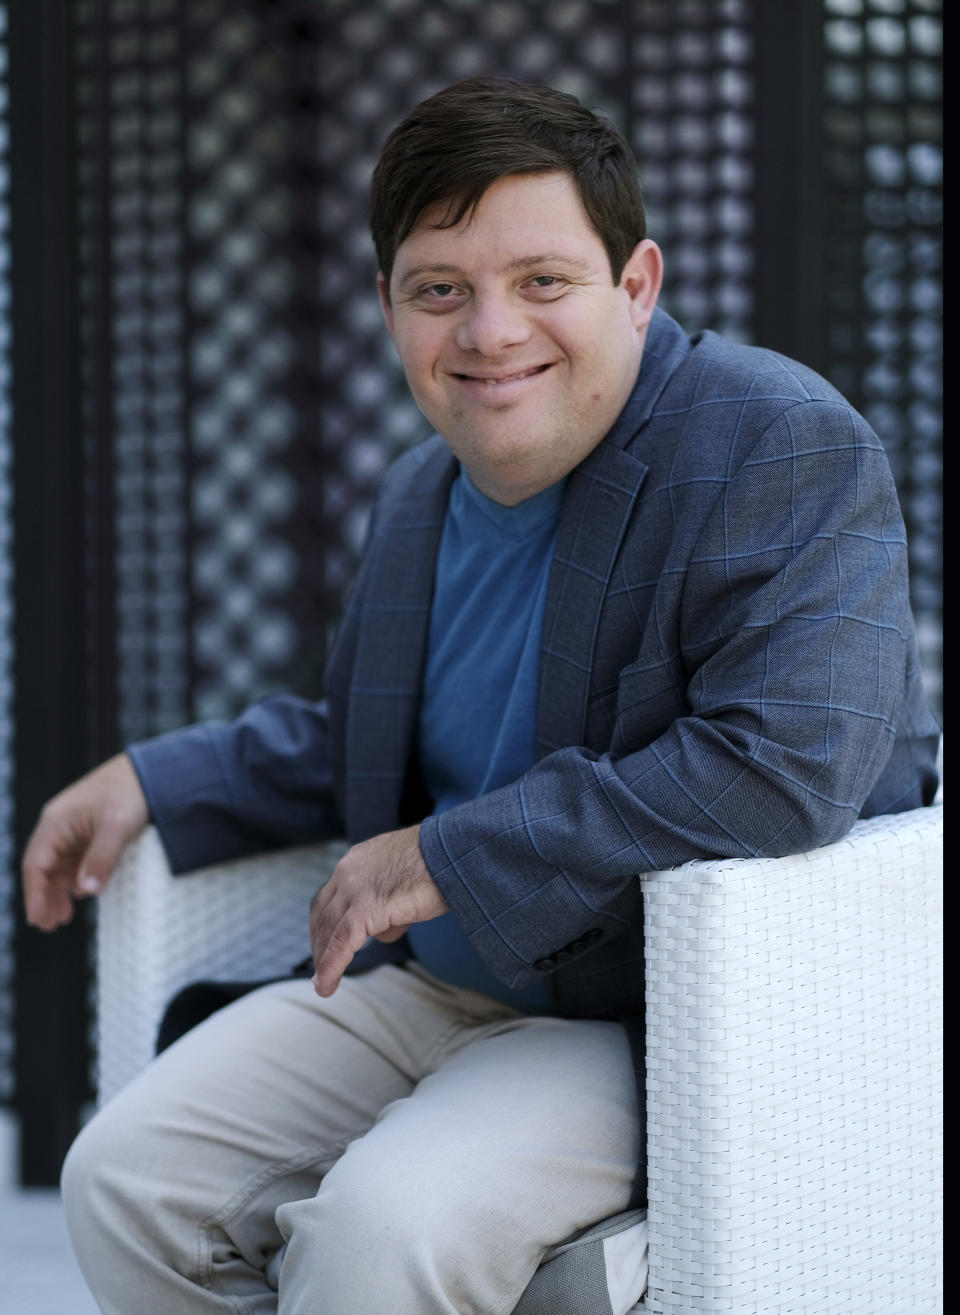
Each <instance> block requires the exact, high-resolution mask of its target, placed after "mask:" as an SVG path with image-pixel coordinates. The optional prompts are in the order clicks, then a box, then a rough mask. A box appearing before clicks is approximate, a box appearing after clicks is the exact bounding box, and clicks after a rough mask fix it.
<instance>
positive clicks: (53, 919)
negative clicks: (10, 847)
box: [22, 754, 149, 931]
mask: <svg viewBox="0 0 960 1315" xmlns="http://www.w3.org/2000/svg"><path fill="white" fill-rule="evenodd" d="M148 821H149V811H148V808H147V803H146V799H145V797H144V794H143V790H142V789H141V787H140V782H139V778H138V777H137V775H136V772H135V771H134V768H133V764H132V763H131V761H130V759H129V758H128V757H127V756H126V754H118V755H117V756H116V757H115V758H111V759H109V760H108V761H107V762H105V763H103V764H102V765H101V766H100V767H98V768H95V769H94V771H92V772H90V773H88V774H87V775H86V776H84V777H82V778H81V779H80V780H79V781H76V782H74V784H73V785H71V786H68V787H67V788H66V789H65V790H62V791H61V792H60V794H58V795H56V796H55V797H54V798H53V799H51V800H50V802H49V803H48V804H47V805H46V806H45V808H44V809H43V812H42V813H41V814H40V819H39V821H38V822H37V825H36V827H35V828H34V832H33V835H32V836H31V837H30V841H29V843H28V845H27V848H26V850H25V851H24V856H23V865H22V866H23V893H24V908H25V912H26V917H27V921H28V922H29V923H30V924H31V926H35V927H40V928H41V929H42V930H44V931H53V930H54V929H55V928H56V927H60V926H63V924H64V923H66V922H69V921H70V918H71V917H72V915H73V901H74V900H75V899H82V898H84V897H85V896H88V895H95V894H98V893H99V892H100V891H101V890H102V889H103V887H104V886H105V885H106V883H107V881H108V880H109V879H110V876H111V875H112V873H113V869H114V867H115V866H116V863H117V860H118V859H119V857H120V854H121V853H122V851H123V849H124V848H125V847H126V845H127V844H129V842H130V841H131V840H132V839H133V838H134V836H135V835H136V834H137V833H138V832H139V831H140V830H142V829H143V827H144V826H145V825H146V823H147V822H148Z"/></svg>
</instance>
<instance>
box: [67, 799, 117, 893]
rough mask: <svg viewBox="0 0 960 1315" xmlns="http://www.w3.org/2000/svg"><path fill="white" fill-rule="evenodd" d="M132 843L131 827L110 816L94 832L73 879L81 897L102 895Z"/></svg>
mask: <svg viewBox="0 0 960 1315" xmlns="http://www.w3.org/2000/svg"><path fill="white" fill-rule="evenodd" d="M129 842H130V836H129V835H128V834H127V829H126V827H125V826H123V825H122V824H121V823H120V822H119V821H118V820H117V819H114V818H108V819H107V820H105V821H104V822H102V823H101V825H100V826H99V827H98V828H97V829H96V831H95V832H94V833H93V839H92V840H91V842H90V845H89V846H88V848H87V851H86V853H85V854H84V855H83V858H82V859H81V860H80V863H79V865H78V867H77V871H76V874H75V876H74V880H73V893H74V895H76V896H77V897H78V898H83V897H84V896H87V895H99V894H100V892H101V891H102V890H103V888H104V886H106V884H107V882H108V881H109V880H110V878H111V877H112V876H113V870H114V868H115V867H116V866H117V863H118V862H119V860H120V855H121V854H122V853H123V851H124V850H125V849H126V847H127V845H128V844H129Z"/></svg>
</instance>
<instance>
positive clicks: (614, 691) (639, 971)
mask: <svg viewBox="0 0 960 1315" xmlns="http://www.w3.org/2000/svg"><path fill="white" fill-rule="evenodd" d="M456 470H457V464H456V461H455V459H454V458H453V456H452V454H451V453H450V451H449V449H448V448H447V446H446V445H445V444H444V443H443V442H442V440H441V439H440V438H439V437H436V436H435V437H433V438H431V439H428V440H427V441H426V442H424V443H423V444H421V445H419V446H417V447H416V448H414V449H412V450H411V451H410V452H408V453H406V454H405V455H404V456H402V457H401V458H400V459H399V461H398V462H397V463H396V464H395V465H394V466H393V467H392V468H391V470H390V471H389V472H388V474H387V476H386V478H385V480H384V482H383V485H382V488H381V490H380V493H379V496H378V499H377V503H376V506H375V509H374V513H373V516H372V521H371V531H370V536H369V541H368V545H367V548H366V551H365V553H364V557H363V561H362V563H361V568H360V572H359V575H358V578H357V581H356V583H355V586H354V588H353V591H352V594H351V597H350V600H349V603H348V606H347V610H346V614H345V617H344V620H343V622H342V624H341V627H340V630H339V632H338V636H337V640H336V643H335V645H334V648H333V650H332V653H331V655H330V660H329V663H328V667H327V681H326V696H327V697H326V700H325V702H324V703H322V704H313V703H308V702H306V701H304V700H299V699H296V698H293V697H289V696H276V697H273V698H270V699H267V700H264V701H263V702H261V703H258V704H255V705H254V706H253V707H252V708H251V709H250V710H249V711H248V712H247V713H246V714H245V715H244V716H243V717H241V718H240V719H239V720H238V721H237V722H234V723H231V724H230V725H218V726H211V725H206V726H198V727H193V728H190V729H188V730H186V731H181V732H175V733H174V734H173V735H171V736H165V737H162V738H161V739H158V740H153V741H148V742H145V743H143V744H141V745H139V746H134V747H133V749H132V750H131V756H132V757H133V759H134V762H135V764H136V765H137V768H138V771H139V773H140V777H141V780H142V781H143V783H144V788H145V790H146V793H147V796H148V800H149V802H150V805H151V811H152V814H153V817H154V820H155V822H156V824H157V826H158V828H159V830H160V832H161V835H162V837H163V840H164V843H165V845H166V848H167V850H168V853H169V856H170V860H171V863H172V865H173V866H174V869H175V870H186V869H189V868H191V867H196V866H200V865H202V864H205V863H209V862H212V861H214V860H221V859H224V858H226V857H229V856H232V855H236V854H240V853H249V852H255V851H256V850H258V849H259V850H262V849H264V848H266V847H269V846H277V845H283V844H291V843H301V842H303V841H305V840H308V839H313V838H322V837H324V836H330V835H336V834H345V835H346V836H348V837H349V839H351V840H352V841H354V842H355V841H358V840H362V839H364V838H366V837H368V836H371V835H375V834H377V833H379V832H382V831H386V830H390V829H393V828H395V827H398V826H401V825H405V824H407V823H409V822H412V821H414V820H420V819H425V820H424V821H423V825H422V828H421V848H422V851H423V855H424V858H425V860H426V863H427V866H428V867H429V868H430V871H431V873H432V874H433V877H434V879H435V881H436V882H437V885H438V886H439V887H440V889H441V891H442V893H443V895H444V897H445V899H446V900H447V903H448V904H449V906H450V908H451V910H452V911H453V913H454V914H455V916H456V917H457V919H458V920H459V922H460V924H461V926H462V927H463V929H464V930H465V932H466V933H467V935H468V936H469V937H470V939H471V942H472V943H473V945H474V946H475V947H476V949H477V950H478V951H479V953H480V954H481V955H482V956H483V957H484V959H485V960H486V962H487V963H488V964H489V966H490V968H491V969H492V970H493V971H494V972H495V973H496V974H497V975H498V976H499V977H500V978H501V980H503V981H504V982H507V983H510V984H513V985H516V986H521V985H524V984H526V983H529V982H530V981H531V980H532V979H534V978H536V977H537V976H539V975H541V974H546V975H547V977H548V979H549V981H550V982H551V985H552V988H553V994H554V997H555V1000H556V1004H557V1008H558V1010H559V1011H560V1012H562V1013H566V1014H570V1015H575V1016H602V1017H621V1018H623V1019H624V1020H625V1022H626V1023H627V1027H628V1030H629V1032H630V1034H631V1038H632V1040H633V1042H634V1047H635V1056H636V1060H637V1068H638V1090H639V1092H640V1095H641V1099H642V1094H643V1090H642V1089H643V1084H642V1081H640V1080H639V1079H640V1076H641V1075H642V1016H643V919H642V903H641V891H640V882H639V881H638V880H637V874H638V873H641V872H643V871H649V870H653V869H661V868H668V867H671V866H673V865H675V864H679V863H683V862H685V861H686V860H688V859H693V858H704V857H716V856H719V857H724V856H734V857H736V856H748V855H774V856H775V855H782V854H788V853H798V852H803V851H804V850H807V849H810V848H812V847H814V846H818V845H823V844H826V843H829V842H831V841H833V840H836V839H838V838H839V837H841V836H842V835H843V834H844V833H845V832H846V831H847V830H848V829H849V828H850V826H851V825H852V824H853V822H854V821H855V820H856V819H857V818H858V817H864V816H870V815H873V814H877V813H889V812H897V811H901V810H905V809H908V808H913V807H918V806H920V805H921V804H923V803H928V802H930V800H931V799H932V796H933V793H934V790H935V788H936V774H935V770H934V759H935V752H936V745H937V740H938V735H939V728H938V726H937V724H936V722H935V720H934V718H933V717H932V715H931V713H930V711H929V709H928V707H927V704H926V701H925V699H924V696H923V693H922V689H921V683H920V676H919V667H918V658H917V649H916V640H915V635H914V627H913V620H912V617H911V612H910V605H909V596H908V583H907V551H906V537H905V531H904V526H903V521H902V519H901V515H900V510H899V506H898V502H897V496H896V492H895V489H894V485H893V481H892V477H891V474H890V470H889V467H888V464H887V461H886V458H885V455H884V452H883V449H882V447H881V445H880V443H879V441H878V439H877V438H876V436H875V435H874V434H873V432H872V431H871V430H870V428H869V427H868V425H867V424H866V422H865V421H864V420H863V419H862V418H861V417H860V416H859V415H858V414H857V413H856V412H855V411H854V410H853V409H852V408H851V407H850V406H849V404H848V403H847V402H846V401H845V400H844V399H843V398H842V397H841V396H840V395H839V394H838V393H837V392H836V391H835V390H834V389H833V388H832V387H831V386H830V385H829V384H827V383H826V382H825V381H824V380H823V379H821V378H820V377H819V376H817V375H816V374H814V373H813V372H812V371H810V370H808V369H806V368H805V367H803V366H800V365H798V364H797V363H795V362H793V361H790V360H788V359H786V358H785V357H782V356H779V355H777V354H775V353H773V352H769V351H764V350H760V349H758V348H752V347H744V346H740V345H737V344H732V343H730V342H727V341H725V340H723V339H721V338H720V337H718V336H716V335H714V334H712V333H703V334H701V335H698V336H697V337H695V338H693V339H692V340H691V339H689V338H687V337H686V336H685V335H684V333H683V332H682V330H681V329H680V327H679V326H678V325H677V324H676V323H675V322H674V321H673V320H672V319H670V318H669V316H667V315H666V314H665V313H664V312H663V311H659V310H658V311H657V312H656V315H655V317H654V320H653V323H652V325H651V329H650V332H649V334H648V340H647V346H646V350H645V352H644V357H643V362H642V365H641V370H640V375H639V378H638V381H637V386H636V388H635V390H634V393H633V396H632V397H631V399H630V401H629V402H628V404H627V406H626V408H625V409H624V411H623V413H622V415H621V416H620V418H619V420H618V421H617V423H616V425H615V426H614V428H613V429H612V431H611V432H610V433H609V434H608V435H607V436H606V438H605V439H604V441H603V442H602V443H601V444H600V445H599V446H598V447H597V448H596V449H595V450H594V451H593V452H592V453H591V454H590V455H589V456H588V457H587V459H586V460H585V461H584V462H583V463H582V464H581V466H580V467H578V469H577V470H576V471H574V472H573V474H572V475H571V477H570V479H569V481H568V487H567V492H566V495H565V501H564V506H563V510H562V514H561V520H560V526H559V531H558V537H557V543H556V549H555V557H554V562H553V567H552V572H551V578H550V585H549V592H548V598H547V605H546V615H545V619H544V629H543V647H542V654H541V675H540V691H539V709H538V744H537V755H538V757H537V761H536V763H535V764H534V765H533V766H532V767H531V769H530V770H529V771H528V772H527V773H525V774H524V776H523V777H522V778H521V779H520V780H518V781H516V782H514V783H513V784H511V785H509V786H506V787H504V788H502V789H499V790H496V791H494V792H493V793H491V794H489V795H486V796H484V797H483V798H481V799H477V800H475V801H473V802H471V803H467V804H464V805H462V806H460V807H458V808H455V809H452V810H450V811H449V812H447V813H444V814H442V815H441V816H439V817H435V816H431V815H430V802H429V800H427V799H426V798H425V797H424V795H423V790H422V785H421V783H420V781H419V776H418V771H417V746H416V726H417V707H418V700H419V695H420V683H421V675H422V670H423V665H424V659H425V655H426V644H427V632H428V623H429V616H430V607H431V599H432V592H433V580H434V567H435V562H436V556H437V551H438V548H439V542H440V536H441V531H442V528H443V521H444V515H445V511H446V505H447V497H448V492H449V488H450V485H451V483H452V481H453V478H454V476H455V474H456ZM641 1170H642V1166H641ZM638 1183H639V1184H641V1192H642V1172H641V1174H640V1176H639V1177H638Z"/></svg>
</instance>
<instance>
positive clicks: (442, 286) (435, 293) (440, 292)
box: [423, 283, 456, 297]
mask: <svg viewBox="0 0 960 1315" xmlns="http://www.w3.org/2000/svg"><path fill="white" fill-rule="evenodd" d="M423 291H424V292H425V293H427V294H428V295H429V296H431V297H449V296H450V294H451V293H452V292H455V291H456V289H455V288H454V286H453V284H452V283H431V284H429V285H428V286H427V287H425V288H424V289H423Z"/></svg>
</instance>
